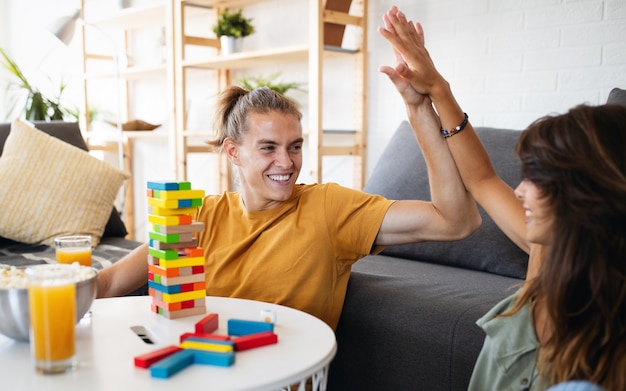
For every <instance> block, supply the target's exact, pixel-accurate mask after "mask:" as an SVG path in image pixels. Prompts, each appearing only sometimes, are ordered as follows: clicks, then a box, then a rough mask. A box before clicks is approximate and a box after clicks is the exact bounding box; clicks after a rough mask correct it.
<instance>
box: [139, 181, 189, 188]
mask: <svg viewBox="0 0 626 391" xmlns="http://www.w3.org/2000/svg"><path fill="white" fill-rule="evenodd" d="M190 188H191V183H190V182H173V181H148V189H153V190H189V189H190Z"/></svg>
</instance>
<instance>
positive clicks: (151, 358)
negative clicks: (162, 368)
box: [135, 345, 182, 368]
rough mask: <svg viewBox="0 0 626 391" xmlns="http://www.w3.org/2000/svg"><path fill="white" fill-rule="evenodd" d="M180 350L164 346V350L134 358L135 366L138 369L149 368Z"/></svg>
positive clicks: (174, 346) (172, 346) (177, 347)
mask: <svg viewBox="0 0 626 391" xmlns="http://www.w3.org/2000/svg"><path fill="white" fill-rule="evenodd" d="M180 350H182V348H181V347H179V346H176V345H171V346H166V347H164V348H161V349H158V350H155V351H152V352H149V353H146V354H142V355H139V356H136V357H135V366H136V367H138V368H149V367H150V366H151V365H152V364H154V363H156V362H157V361H160V360H162V359H164V358H165V357H167V356H169V355H172V354H174V353H176V352H178V351H180Z"/></svg>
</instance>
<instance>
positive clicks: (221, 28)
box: [213, 9, 254, 38]
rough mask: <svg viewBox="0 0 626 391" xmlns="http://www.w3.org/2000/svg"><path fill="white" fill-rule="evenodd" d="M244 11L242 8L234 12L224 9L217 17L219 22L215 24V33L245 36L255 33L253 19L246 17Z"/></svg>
mask: <svg viewBox="0 0 626 391" xmlns="http://www.w3.org/2000/svg"><path fill="white" fill-rule="evenodd" d="M242 12H243V11H242V10H241V9H239V10H237V11H232V12H231V11H229V10H228V9H224V10H223V11H222V12H221V13H220V16H219V18H218V19H217V24H216V25H214V26H213V32H214V33H215V35H217V36H218V37H221V36H228V37H235V38H243V37H247V36H248V35H250V34H252V33H254V26H253V25H252V19H251V18H245V17H244V16H243V14H242Z"/></svg>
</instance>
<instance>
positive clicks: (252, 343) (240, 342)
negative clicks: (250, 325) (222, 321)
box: [233, 331, 278, 351]
mask: <svg viewBox="0 0 626 391" xmlns="http://www.w3.org/2000/svg"><path fill="white" fill-rule="evenodd" d="M233 342H234V343H235V350H237V351H241V350H248V349H254V348H258V347H260V346H266V345H272V344H275V343H278V335H276V334H274V333H272V332H271V331H264V332H261V333H255V334H248V335H244V336H242V337H237V338H233Z"/></svg>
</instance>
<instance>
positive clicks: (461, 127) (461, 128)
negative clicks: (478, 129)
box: [441, 113, 468, 138]
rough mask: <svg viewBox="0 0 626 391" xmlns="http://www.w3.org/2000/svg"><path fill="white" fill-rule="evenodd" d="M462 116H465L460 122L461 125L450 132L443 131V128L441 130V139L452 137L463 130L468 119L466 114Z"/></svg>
mask: <svg viewBox="0 0 626 391" xmlns="http://www.w3.org/2000/svg"><path fill="white" fill-rule="evenodd" d="M463 115H465V118H464V119H463V122H461V124H460V125H459V126H457V127H456V128H454V129H452V130H445V129H444V128H443V127H442V128H441V134H443V138H448V137H452V136H454V135H455V134H457V133H460V132H461V130H463V129H465V126H466V125H467V121H468V117H467V113H463Z"/></svg>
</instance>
